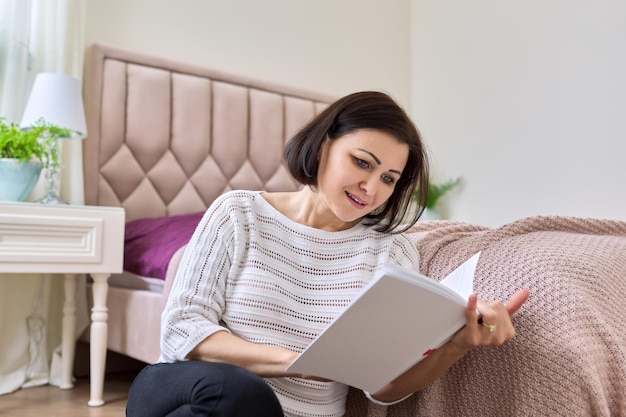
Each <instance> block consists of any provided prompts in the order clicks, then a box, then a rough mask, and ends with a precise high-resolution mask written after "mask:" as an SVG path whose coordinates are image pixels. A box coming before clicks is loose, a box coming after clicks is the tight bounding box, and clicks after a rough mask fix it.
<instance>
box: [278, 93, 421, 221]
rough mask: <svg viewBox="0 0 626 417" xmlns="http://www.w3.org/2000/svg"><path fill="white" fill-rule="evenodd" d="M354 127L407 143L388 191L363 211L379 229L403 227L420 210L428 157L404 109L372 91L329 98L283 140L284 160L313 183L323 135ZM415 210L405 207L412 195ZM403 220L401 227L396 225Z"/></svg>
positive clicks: (300, 177) (339, 133)
mask: <svg viewBox="0 0 626 417" xmlns="http://www.w3.org/2000/svg"><path fill="white" fill-rule="evenodd" d="M358 129H377V130H382V131H385V132H388V133H390V134H392V135H393V136H394V137H395V138H396V139H397V140H398V141H399V142H400V143H406V144H407V145H409V157H408V159H407V162H406V166H405V167H404V170H403V171H402V175H401V176H400V179H399V180H398V182H397V183H396V186H395V188H394V191H393V193H392V194H391V196H390V197H389V199H388V200H387V202H386V203H385V204H383V205H382V206H381V207H380V208H379V209H377V210H375V211H373V212H372V213H369V214H367V215H366V216H365V221H366V224H369V225H375V226H376V230H378V231H381V232H392V231H399V232H401V231H404V230H406V229H408V228H409V227H410V226H412V225H413V224H415V222H416V221H417V219H418V218H419V216H420V215H421V214H422V212H423V211H424V207H425V205H426V198H427V192H428V158H427V155H426V149H425V147H424V144H423V142H422V138H421V135H420V133H419V131H418V130H417V128H416V127H415V124H414V123H413V122H412V121H411V119H410V118H409V116H408V115H407V114H406V112H405V111H404V109H402V107H400V106H399V105H398V104H397V103H396V102H395V101H394V100H393V99H392V98H391V97H390V96H388V95H387V94H385V93H381V92H376V91H362V92H357V93H352V94H349V95H347V96H345V97H343V98H340V99H339V100H337V101H335V102H334V103H332V104H330V105H329V106H328V107H327V108H326V109H324V111H322V112H321V113H320V114H319V115H318V116H317V117H315V118H314V119H313V120H312V121H310V122H309V123H308V124H307V125H306V126H304V127H303V128H302V129H301V130H300V131H299V132H298V133H296V134H295V135H294V136H293V137H292V138H291V140H290V141H289V142H288V143H287V146H286V148H285V160H286V163H287V167H288V168H289V171H290V172H291V175H293V177H294V178H295V179H296V180H298V181H299V182H301V183H302V184H304V185H308V186H312V187H316V186H317V172H318V169H319V161H318V158H317V155H318V153H319V151H320V149H321V147H322V144H323V143H324V140H325V139H326V138H327V137H328V138H329V139H330V140H336V139H339V138H340V137H342V136H343V135H345V134H347V133H350V132H353V131H355V130H358ZM414 194H415V201H416V203H417V210H416V211H414V212H412V213H410V212H409V210H408V209H409V204H410V203H411V200H413V195H414ZM400 225H404V227H402V230H398V227H399V226H400Z"/></svg>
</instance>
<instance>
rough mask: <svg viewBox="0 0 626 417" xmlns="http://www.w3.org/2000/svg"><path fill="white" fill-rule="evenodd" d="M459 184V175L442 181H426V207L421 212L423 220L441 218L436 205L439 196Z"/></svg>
mask: <svg viewBox="0 0 626 417" xmlns="http://www.w3.org/2000/svg"><path fill="white" fill-rule="evenodd" d="M459 184H461V177H457V178H453V179H449V180H448V181H445V182H443V183H435V182H432V181H429V182H428V198H427V199H426V207H425V209H426V210H424V214H423V217H422V218H423V219H424V220H437V219H440V218H441V215H440V214H439V209H438V207H437V205H438V204H439V202H440V200H441V198H442V197H443V196H444V195H445V194H447V193H448V192H449V191H450V190H452V189H453V188H455V187H457V186H458V185H459Z"/></svg>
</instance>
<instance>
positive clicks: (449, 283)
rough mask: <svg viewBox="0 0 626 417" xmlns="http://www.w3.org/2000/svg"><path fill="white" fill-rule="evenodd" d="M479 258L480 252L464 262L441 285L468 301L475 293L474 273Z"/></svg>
mask: <svg viewBox="0 0 626 417" xmlns="http://www.w3.org/2000/svg"><path fill="white" fill-rule="evenodd" d="M479 257H480V252H478V253H477V254H476V255H474V256H472V257H471V258H469V259H468V260H467V261H465V262H463V263H462V264H461V265H460V266H459V267H458V268H457V269H455V270H454V271H452V272H451V273H450V274H449V275H448V276H447V277H445V278H444V279H443V280H441V281H440V283H441V284H443V285H445V286H446V287H448V288H450V289H451V290H453V291H454V292H456V293H457V294H460V295H461V297H463V298H464V299H465V300H466V301H467V299H468V298H469V296H470V295H472V294H473V292H474V273H475V272H476V265H477V264H478V258H479Z"/></svg>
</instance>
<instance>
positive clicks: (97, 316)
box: [87, 274, 110, 407]
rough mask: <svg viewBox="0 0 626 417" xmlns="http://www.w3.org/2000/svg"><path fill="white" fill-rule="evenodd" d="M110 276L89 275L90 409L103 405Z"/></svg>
mask: <svg viewBox="0 0 626 417" xmlns="http://www.w3.org/2000/svg"><path fill="white" fill-rule="evenodd" d="M109 276H110V274H91V277H92V278H93V286H92V291H93V308H92V309H91V336H90V341H89V343H90V353H89V356H90V357H89V360H90V372H89V379H90V380H89V384H90V399H89V402H88V403H87V404H88V405H89V406H91V407H98V406H101V405H103V404H104V399H103V391H104V370H105V366H106V349H107V332H108V324H107V320H108V319H109V313H108V311H109V310H108V308H107V293H108V291H109V283H108V279H109Z"/></svg>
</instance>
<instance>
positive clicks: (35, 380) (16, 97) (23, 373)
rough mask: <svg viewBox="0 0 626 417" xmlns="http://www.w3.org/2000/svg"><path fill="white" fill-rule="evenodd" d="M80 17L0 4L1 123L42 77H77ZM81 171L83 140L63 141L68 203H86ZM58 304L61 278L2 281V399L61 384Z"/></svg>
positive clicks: (34, 5) (46, 4)
mask: <svg viewBox="0 0 626 417" xmlns="http://www.w3.org/2000/svg"><path fill="white" fill-rule="evenodd" d="M84 16H85V0H0V117H3V118H5V119H6V120H7V121H10V122H15V123H19V122H20V119H21V117H22V112H23V110H24V107H25V105H26V101H27V100H28V94H29V92H30V89H31V87H32V83H33V81H34V79H35V76H36V75H37V74H38V73H40V72H60V73H65V74H69V75H72V76H74V77H76V78H78V79H79V80H80V79H81V78H82V72H83V53H84V40H83V35H84ZM82 165H83V164H82V144H81V141H79V140H78V141H72V140H66V141H62V150H61V168H60V170H61V181H60V190H59V192H60V196H61V198H63V199H64V200H65V201H68V202H69V203H70V204H83V203H84V196H83V171H82ZM44 177H45V175H42V176H41V178H42V179H43V178H44ZM45 191H46V190H45V185H44V182H43V181H41V180H40V183H39V184H38V185H37V186H36V187H35V189H34V191H33V192H32V193H31V195H30V196H29V197H28V198H27V200H33V199H36V198H39V197H41V196H43V195H44V194H45ZM79 281H80V284H79V288H78V290H77V291H78V294H79V296H78V299H77V303H78V305H77V308H78V311H77V331H78V334H80V332H82V331H83V330H84V329H85V328H86V327H87V325H88V322H89V321H88V315H87V308H86V300H85V297H83V296H82V295H83V294H84V293H85V282H84V280H79ZM63 299H64V297H63V277H62V276H60V275H45V276H44V275H36V274H30V275H29V274H3V275H0V332H1V333H2V337H0V394H4V393H8V392H12V391H15V390H17V389H19V388H22V387H26V386H33V385H41V384H45V383H53V384H55V383H56V384H58V382H57V381H58V377H59V376H58V375H56V374H55V372H52V373H50V372H49V369H50V368H52V369H53V370H54V369H57V368H58V366H54V365H55V361H57V362H58V361H59V360H60V357H59V356H58V355H59V353H58V352H59V348H58V346H59V345H60V342H61V318H62V307H63ZM29 327H30V330H31V331H30V332H29ZM41 339H43V340H44V342H43V345H44V351H45V352H44V356H45V358H44V362H45V364H46V368H47V369H45V372H34V369H35V368H36V366H35V365H37V364H35V363H34V361H35V360H36V359H37V358H35V357H34V356H35V355H34V354H33V351H32V348H33V341H36V340H41ZM29 366H30V368H29ZM35 370H36V369H35ZM34 374H37V375H36V377H34V376H33V375H34Z"/></svg>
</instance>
